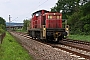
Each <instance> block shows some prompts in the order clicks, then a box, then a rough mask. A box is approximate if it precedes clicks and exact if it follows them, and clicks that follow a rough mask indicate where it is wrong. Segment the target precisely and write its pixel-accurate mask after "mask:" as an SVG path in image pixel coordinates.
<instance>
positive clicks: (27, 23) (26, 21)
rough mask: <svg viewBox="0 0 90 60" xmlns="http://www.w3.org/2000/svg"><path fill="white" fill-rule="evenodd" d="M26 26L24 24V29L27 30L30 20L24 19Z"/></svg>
mask: <svg viewBox="0 0 90 60" xmlns="http://www.w3.org/2000/svg"><path fill="white" fill-rule="evenodd" d="M23 22H24V26H23V31H27V28H28V27H29V24H30V20H24V21H23Z"/></svg>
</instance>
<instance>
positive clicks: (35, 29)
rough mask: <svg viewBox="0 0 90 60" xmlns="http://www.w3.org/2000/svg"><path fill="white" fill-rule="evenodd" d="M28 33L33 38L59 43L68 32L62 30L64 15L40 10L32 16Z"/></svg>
mask: <svg viewBox="0 0 90 60" xmlns="http://www.w3.org/2000/svg"><path fill="white" fill-rule="evenodd" d="M30 24H31V25H30V29H28V33H29V35H30V36H31V37H32V38H37V39H42V40H46V41H55V42H59V41H60V40H62V39H63V38H64V37H65V36H67V32H66V31H65V28H62V14H61V13H58V12H50V11H47V10H39V11H36V12H34V13H33V14H32V18H31V21H30Z"/></svg>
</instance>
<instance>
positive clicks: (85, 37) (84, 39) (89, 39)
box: [68, 35, 90, 42]
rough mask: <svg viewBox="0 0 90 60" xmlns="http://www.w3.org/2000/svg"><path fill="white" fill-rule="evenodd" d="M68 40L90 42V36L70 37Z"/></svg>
mask: <svg viewBox="0 0 90 60" xmlns="http://www.w3.org/2000/svg"><path fill="white" fill-rule="evenodd" d="M68 38H70V39H74V40H81V41H87V42H90V35H70V36H69V37H68Z"/></svg>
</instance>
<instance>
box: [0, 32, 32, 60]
mask: <svg viewBox="0 0 90 60" xmlns="http://www.w3.org/2000/svg"><path fill="white" fill-rule="evenodd" d="M0 60H33V59H32V57H31V56H30V55H29V54H28V52H27V51H26V50H25V49H24V48H23V47H22V46H20V44H18V42H17V41H16V40H15V38H14V37H13V36H11V35H10V34H9V33H8V32H6V36H5V38H4V40H3V43H2V45H1V46H0Z"/></svg>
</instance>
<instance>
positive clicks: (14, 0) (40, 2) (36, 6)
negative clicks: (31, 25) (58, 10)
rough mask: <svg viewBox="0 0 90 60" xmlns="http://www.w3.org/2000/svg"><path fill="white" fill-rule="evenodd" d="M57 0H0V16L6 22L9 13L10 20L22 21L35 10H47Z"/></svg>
mask: <svg viewBox="0 0 90 60" xmlns="http://www.w3.org/2000/svg"><path fill="white" fill-rule="evenodd" d="M57 1H58V0H0V17H3V18H4V19H5V20H6V21H7V22H8V21H9V19H8V17H9V15H11V21H12V22H17V23H18V22H21V23H22V22H23V20H24V19H29V18H31V14H32V13H33V12H35V11H37V10H41V9H45V10H49V11H50V8H51V7H54V6H55V4H56V2H57Z"/></svg>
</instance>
